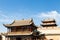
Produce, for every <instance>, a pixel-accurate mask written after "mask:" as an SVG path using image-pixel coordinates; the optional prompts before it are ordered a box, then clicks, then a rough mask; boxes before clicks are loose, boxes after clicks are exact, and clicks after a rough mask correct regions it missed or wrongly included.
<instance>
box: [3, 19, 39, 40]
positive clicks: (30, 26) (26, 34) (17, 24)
mask: <svg viewBox="0 0 60 40" xmlns="http://www.w3.org/2000/svg"><path fill="white" fill-rule="evenodd" d="M4 26H5V27H7V29H8V32H7V33H6V34H5V36H6V40H38V38H37V37H36V36H35V37H34V36H33V35H32V34H33V31H34V30H36V29H37V27H36V26H35V24H34V23H33V20H32V19H28V20H14V21H13V23H11V24H4Z"/></svg>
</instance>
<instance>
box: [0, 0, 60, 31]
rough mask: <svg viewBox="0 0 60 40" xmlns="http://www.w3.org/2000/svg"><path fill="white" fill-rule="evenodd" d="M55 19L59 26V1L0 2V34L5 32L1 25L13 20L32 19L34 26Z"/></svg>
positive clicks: (19, 0) (16, 0)
mask: <svg viewBox="0 0 60 40" xmlns="http://www.w3.org/2000/svg"><path fill="white" fill-rule="evenodd" d="M46 17H50V18H55V19H56V21H57V24H58V25H60V21H59V20H60V0H0V30H1V31H0V32H6V31H7V30H6V28H5V27H4V26H3V25H2V24H8V23H11V22H12V21H13V20H21V19H29V18H33V20H34V23H35V24H36V25H40V23H41V20H42V19H44V18H46Z"/></svg>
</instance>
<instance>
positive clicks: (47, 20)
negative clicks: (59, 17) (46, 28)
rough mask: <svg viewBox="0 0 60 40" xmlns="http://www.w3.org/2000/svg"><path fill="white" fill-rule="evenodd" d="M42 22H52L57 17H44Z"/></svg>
mask: <svg viewBox="0 0 60 40" xmlns="http://www.w3.org/2000/svg"><path fill="white" fill-rule="evenodd" d="M42 22H43V23H51V22H55V19H53V18H47V19H44V20H43V21H42Z"/></svg>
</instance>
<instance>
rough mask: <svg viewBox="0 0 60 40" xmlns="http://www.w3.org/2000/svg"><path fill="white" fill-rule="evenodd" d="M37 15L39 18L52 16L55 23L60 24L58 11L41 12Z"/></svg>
mask: <svg viewBox="0 0 60 40" xmlns="http://www.w3.org/2000/svg"><path fill="white" fill-rule="evenodd" d="M37 17H38V18H40V19H45V18H54V19H55V20H56V23H57V24H58V25H60V13H59V12H58V11H49V12H42V13H39V14H38V15H37Z"/></svg>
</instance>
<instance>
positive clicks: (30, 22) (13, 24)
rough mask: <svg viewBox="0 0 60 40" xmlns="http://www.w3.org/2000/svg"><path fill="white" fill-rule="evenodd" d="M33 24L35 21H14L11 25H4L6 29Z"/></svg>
mask: <svg viewBox="0 0 60 40" xmlns="http://www.w3.org/2000/svg"><path fill="white" fill-rule="evenodd" d="M31 24H34V23H33V19H26V20H24V19H23V20H14V21H13V22H12V23H11V24H3V25H4V26H6V27H12V26H25V25H31Z"/></svg>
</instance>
